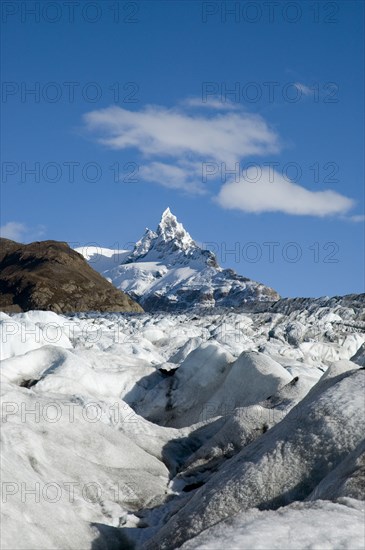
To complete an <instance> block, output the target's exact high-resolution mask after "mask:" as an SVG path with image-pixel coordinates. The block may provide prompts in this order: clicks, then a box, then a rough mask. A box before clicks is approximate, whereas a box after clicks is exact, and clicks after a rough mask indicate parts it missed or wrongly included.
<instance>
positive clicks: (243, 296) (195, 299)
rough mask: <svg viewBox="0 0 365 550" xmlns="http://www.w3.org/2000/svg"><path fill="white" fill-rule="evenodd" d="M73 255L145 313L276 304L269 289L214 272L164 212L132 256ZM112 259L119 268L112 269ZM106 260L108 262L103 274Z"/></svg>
mask: <svg viewBox="0 0 365 550" xmlns="http://www.w3.org/2000/svg"><path fill="white" fill-rule="evenodd" d="M76 250H77V251H78V252H80V253H81V254H83V255H84V256H85V258H86V259H87V260H88V262H89V263H90V265H92V266H93V267H94V268H95V269H96V270H99V272H100V273H101V274H102V275H103V276H104V277H106V278H107V279H108V280H109V281H110V282H112V283H113V284H114V285H115V286H116V287H117V288H119V289H121V290H123V291H124V292H126V293H128V294H129V295H130V296H131V297H132V298H133V299H134V300H136V301H137V302H138V303H140V304H141V305H142V307H143V308H144V309H145V310H146V311H153V310H165V311H181V310H185V309H190V308H194V307H201V306H203V307H216V306H221V307H239V306H241V305H242V304H244V303H246V302H251V301H270V302H275V301H277V300H279V299H280V296H279V294H278V293H277V292H276V291H275V290H274V289H272V288H270V287H268V286H266V285H264V284H262V283H258V282H256V281H253V280H251V279H249V278H247V277H244V276H243V275H239V274H238V273H236V272H235V271H234V270H233V269H224V268H222V267H221V266H219V264H218V262H217V259H216V256H215V254H214V253H213V252H212V251H210V250H206V249H203V248H202V247H200V246H199V245H198V244H197V243H196V242H195V241H194V240H193V239H192V237H191V236H190V234H189V233H188V231H186V229H185V228H184V226H183V225H182V224H181V223H180V222H179V221H178V220H177V218H176V216H174V214H172V212H171V210H170V208H166V210H165V211H164V212H163V214H162V217H161V220H160V223H159V224H158V226H157V229H156V231H153V230H151V229H148V228H146V230H145V232H144V234H143V236H142V237H141V239H139V240H138V241H137V242H136V244H135V246H134V248H133V250H132V251H125V250H122V251H117V250H111V249H100V250H101V251H102V252H99V249H98V248H97V247H94V248H93V247H87V248H86V247H85V248H82V247H81V248H76ZM118 256H119V260H120V261H119V265H115V263H114V265H113V262H114V261H115V259H117V258H118ZM100 257H101V258H102V259H103V261H100ZM106 257H109V258H113V261H112V260H111V262H110V264H109V266H108V267H107V268H106V269H105V267H106V265H107V263H108V262H107V261H105V258H106Z"/></svg>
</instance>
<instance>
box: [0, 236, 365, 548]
mask: <svg viewBox="0 0 365 550" xmlns="http://www.w3.org/2000/svg"><path fill="white" fill-rule="evenodd" d="M183 238H184V239H185V236H184V237H183ZM364 329H365V296H364V295H349V296H345V297H342V298H341V297H337V298H327V297H325V298H321V299H312V300H311V299H293V300H290V299H287V300H280V301H279V302H275V303H268V302H260V303H246V304H244V305H243V306H242V307H241V308H240V309H236V310H232V309H230V308H221V307H215V308H212V309H210V308H208V309H207V308H204V307H203V308H201V309H197V308H194V309H191V310H190V309H189V310H186V311H181V312H156V313H144V314H133V313H79V314H70V315H58V314H56V313H53V312H44V311H43V312H42V311H30V312H27V313H19V314H6V313H0V332H1V335H0V338H1V341H0V344H1V357H2V364H1V400H2V418H1V420H2V429H1V446H2V462H1V480H2V483H1V488H2V510H1V511H2V530H1V546H2V548H12V549H19V550H20V549H24V550H25V549H26V550H34V549H35V548H37V550H38V549H39V550H49V549H51V548H52V549H60V548H62V549H70V550H71V549H72V550H76V549H77V550H78V549H92V550H99V549H100V550H101V549H107V550H114V549H115V550H117V549H118V550H120V549H121V548H123V549H128V548H130V549H132V548H135V549H136V550H152V549H159V550H160V549H169V550H170V549H171V550H173V549H175V548H180V547H181V548H187V549H193V548H194V549H195V548H196V549H198V548H199V549H200V548H202V549H203V548H206V549H214V548H221V547H222V546H224V547H227V548H232V549H235V548H239V549H242V548H253V549H269V548H283V549H288V550H289V549H290V550H293V549H295V550H297V549H302V548H303V549H305V548H308V549H309V548H311V549H313V548H326V549H333V550H337V549H339V548H341V549H348V550H354V549H360V548H363V547H364V542H365V540H364V530H363V525H364V513H365V503H364V492H365V491H364V490H365V447H364V443H365V442H364V425H365V422H364V420H365V401H364V395H365V391H364V390H365V388H364V385H365V371H364V366H363V350H364V347H365V330H364Z"/></svg>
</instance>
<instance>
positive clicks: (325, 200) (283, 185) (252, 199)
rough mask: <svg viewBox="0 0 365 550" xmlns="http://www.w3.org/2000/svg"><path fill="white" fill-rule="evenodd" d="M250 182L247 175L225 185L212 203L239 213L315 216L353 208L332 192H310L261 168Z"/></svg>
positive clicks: (338, 212) (348, 200) (336, 213)
mask: <svg viewBox="0 0 365 550" xmlns="http://www.w3.org/2000/svg"><path fill="white" fill-rule="evenodd" d="M253 179H254V178H253V177H251V176H250V175H248V180H247V179H246V180H242V181H239V182H235V181H234V182H228V183H226V184H225V185H223V187H222V188H221V190H220V192H219V194H218V196H217V197H216V201H217V202H218V204H219V205H220V206H222V207H223V208H227V209H235V210H241V211H243V212H253V213H256V214H258V213H261V212H283V213H285V214H293V215H296V216H318V217H324V216H333V215H339V214H344V213H346V212H347V211H348V210H350V208H352V207H353V205H354V201H353V200H352V199H350V198H348V197H345V196H343V195H340V194H339V193H336V192H335V191H331V190H326V191H311V190H309V189H306V188H305V187H302V186H301V185H298V184H296V183H294V182H292V181H288V180H287V179H285V178H284V177H283V176H282V175H281V174H279V173H277V172H275V171H274V172H271V171H270V170H269V168H262V172H261V177H260V179H259V180H258V181H255V182H253V181H252V180H253ZM249 180H251V181H249Z"/></svg>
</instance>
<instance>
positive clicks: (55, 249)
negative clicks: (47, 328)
mask: <svg viewBox="0 0 365 550" xmlns="http://www.w3.org/2000/svg"><path fill="white" fill-rule="evenodd" d="M32 309H40V310H50V311H55V312H56V313H70V312H77V311H131V312H142V311H143V310H142V308H141V306H140V305H138V304H137V303H136V302H134V300H132V298H130V297H129V296H128V295H127V294H125V293H124V292H122V291H121V290H117V289H116V288H115V287H114V286H113V285H112V284H111V283H109V282H108V281H107V280H106V279H105V278H104V277H102V276H101V275H100V274H99V273H97V272H96V271H94V270H93V269H92V268H91V267H90V266H89V265H88V263H87V262H86V260H85V259H84V258H83V256H81V254H79V253H78V252H76V251H75V250H72V249H71V248H70V247H69V246H68V245H67V243H64V242H58V241H42V242H34V243H30V244H20V243H16V242H14V241H11V240H9V239H0V310H1V311H6V312H21V311H29V310H32Z"/></svg>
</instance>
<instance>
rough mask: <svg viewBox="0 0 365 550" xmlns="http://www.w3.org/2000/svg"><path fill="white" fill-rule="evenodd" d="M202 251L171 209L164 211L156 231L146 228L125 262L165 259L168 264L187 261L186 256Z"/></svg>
mask: <svg viewBox="0 0 365 550" xmlns="http://www.w3.org/2000/svg"><path fill="white" fill-rule="evenodd" d="M194 252H195V254H196V253H197V252H199V253H201V252H202V251H201V249H200V248H199V247H198V245H197V244H196V243H195V242H194V241H193V239H192V238H191V236H190V235H189V233H188V232H187V231H186V230H185V228H184V226H183V225H182V224H181V223H180V222H179V221H178V220H177V218H176V216H174V215H173V214H172V212H171V210H170V208H166V210H165V211H164V212H163V213H162V217H161V221H160V223H159V224H158V226H157V229H156V231H152V230H151V229H146V231H145V233H144V235H143V237H142V238H141V239H140V240H139V241H138V242H137V243H136V246H135V247H134V249H133V251H132V253H131V254H130V256H129V257H128V259H127V261H126V262H125V263H131V262H141V261H142V262H146V261H162V260H163V261H164V262H166V263H167V264H176V263H181V262H182V263H185V262H186V256H189V257H190V258H191V255H192V254H194Z"/></svg>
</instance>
